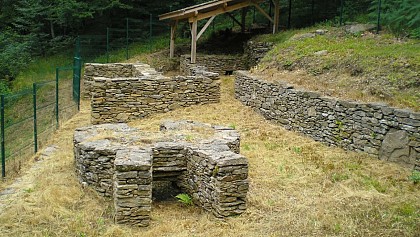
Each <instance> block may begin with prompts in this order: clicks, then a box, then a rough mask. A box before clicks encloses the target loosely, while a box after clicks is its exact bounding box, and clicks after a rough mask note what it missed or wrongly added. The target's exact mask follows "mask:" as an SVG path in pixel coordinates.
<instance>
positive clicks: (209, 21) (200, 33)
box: [197, 16, 216, 40]
mask: <svg viewBox="0 0 420 237" xmlns="http://www.w3.org/2000/svg"><path fill="white" fill-rule="evenodd" d="M215 17H216V16H212V17H211V18H210V19H209V20H208V21H207V23H206V24H205V25H204V26H203V28H202V29H201V30H200V32H199V33H198V35H197V40H198V39H200V37H201V35H202V34H203V33H204V32H205V31H206V30H207V27H209V25H210V24H211V22H212V21H213V20H214V18H215Z"/></svg>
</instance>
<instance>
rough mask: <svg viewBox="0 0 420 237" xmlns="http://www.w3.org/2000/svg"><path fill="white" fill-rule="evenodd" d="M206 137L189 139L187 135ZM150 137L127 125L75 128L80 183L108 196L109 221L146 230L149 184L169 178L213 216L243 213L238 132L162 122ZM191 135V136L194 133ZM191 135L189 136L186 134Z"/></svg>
mask: <svg viewBox="0 0 420 237" xmlns="http://www.w3.org/2000/svg"><path fill="white" fill-rule="evenodd" d="M202 129H207V130H203V131H204V133H206V134H208V132H209V131H208V129H210V130H211V131H213V133H212V136H210V137H208V138H207V137H199V136H198V135H197V139H196V140H195V141H191V140H189V139H187V138H188V136H187V135H186V134H188V132H189V131H195V130H199V131H200V130H202ZM161 131H162V132H161V133H158V134H157V135H156V134H152V133H149V132H143V131H140V130H137V129H134V128H130V127H129V126H128V125H127V124H101V125H93V126H90V127H84V128H79V129H76V131H75V134H74V154H75V160H76V173H77V175H78V177H79V179H80V182H81V183H82V184H85V185H89V186H92V187H93V188H94V189H95V190H96V191H98V193H99V194H101V195H103V196H108V197H112V198H113V200H114V207H115V222H116V223H120V224H129V225H135V226H148V225H149V223H150V212H151V202H152V184H153V181H162V180H170V181H173V182H175V183H176V184H177V185H178V186H179V187H180V188H181V189H182V191H183V192H186V193H188V194H189V195H190V196H191V197H192V199H193V202H194V203H195V204H197V205H199V206H201V207H203V208H204V209H205V210H207V211H210V212H212V213H213V214H214V215H215V216H217V217H227V216H232V215H237V214H241V213H243V212H244V211H245V209H246V194H247V192H248V186H249V183H248V161H247V159H246V158H245V157H243V156H242V155H240V154H239V145H240V137H239V134H238V133H237V132H236V131H235V130H233V129H231V128H227V127H220V126H211V125H208V124H202V123H196V122H192V121H177V122H172V121H168V122H165V123H163V124H162V125H161ZM194 135H196V134H194ZM189 136H192V135H189Z"/></svg>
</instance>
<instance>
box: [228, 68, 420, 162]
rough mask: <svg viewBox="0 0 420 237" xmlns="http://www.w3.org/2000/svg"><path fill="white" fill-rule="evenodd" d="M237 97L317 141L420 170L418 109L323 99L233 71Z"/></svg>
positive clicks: (278, 83)
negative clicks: (410, 109) (416, 110)
mask: <svg viewBox="0 0 420 237" xmlns="http://www.w3.org/2000/svg"><path fill="white" fill-rule="evenodd" d="M235 97H236V98H237V99H238V100H239V101H241V102H242V103H243V104H244V105H247V106H250V107H252V108H254V109H255V110H256V111H258V112H260V113H261V114H262V115H263V116H264V117H265V118H267V119H270V120H273V121H276V122H278V123H280V124H281V125H283V126H284V127H285V128H287V129H291V130H294V131H298V132H301V133H304V134H306V135H308V136H310V137H312V138H313V139H315V140H317V141H321V142H324V143H327V144H330V145H335V146H339V147H342V148H345V149H348V150H354V151H363V152H366V153H368V154H371V155H375V156H377V157H379V158H380V159H383V160H389V161H393V162H397V163H400V164H402V165H404V166H406V167H409V168H415V169H417V170H420V113H416V112H412V111H408V110H403V109H397V108H392V107H389V106H387V105H385V104H375V103H361V102H355V101H348V100H341V99H337V98H331V97H323V96H321V95H320V94H318V93H315V92H311V91H304V90H298V89H294V88H293V87H292V86H288V85H286V84H281V82H268V81H264V80H261V79H259V78H256V77H254V76H251V75H250V74H249V73H248V72H245V71H239V72H236V81H235Z"/></svg>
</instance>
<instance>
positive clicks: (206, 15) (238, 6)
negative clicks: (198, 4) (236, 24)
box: [189, 1, 254, 22]
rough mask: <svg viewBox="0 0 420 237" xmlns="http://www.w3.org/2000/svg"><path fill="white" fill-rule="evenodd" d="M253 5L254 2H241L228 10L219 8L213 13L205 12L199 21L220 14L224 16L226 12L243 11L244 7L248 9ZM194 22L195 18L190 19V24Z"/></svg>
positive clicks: (228, 7)
mask: <svg viewBox="0 0 420 237" xmlns="http://www.w3.org/2000/svg"><path fill="white" fill-rule="evenodd" d="M251 4H254V2H253V1H246V2H241V3H238V4H235V5H231V6H227V7H226V8H223V7H221V8H217V9H215V10H213V11H209V12H205V13H198V16H197V19H198V20H202V19H206V18H209V17H211V16H217V15H220V14H223V13H226V12H231V11H235V10H238V9H241V8H243V7H247V6H249V5H251ZM192 21H193V18H189V22H192Z"/></svg>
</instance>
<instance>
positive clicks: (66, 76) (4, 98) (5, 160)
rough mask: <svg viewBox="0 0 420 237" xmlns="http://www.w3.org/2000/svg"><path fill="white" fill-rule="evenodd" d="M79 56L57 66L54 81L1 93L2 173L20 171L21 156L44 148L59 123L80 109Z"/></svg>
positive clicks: (24, 156)
mask: <svg viewBox="0 0 420 237" xmlns="http://www.w3.org/2000/svg"><path fill="white" fill-rule="evenodd" d="M80 72H81V63H80V58H75V60H74V65H73V66H71V67H57V68H56V78H55V80H48V81H44V82H38V83H34V84H33V86H32V88H31V89H26V90H22V91H19V92H16V93H12V94H7V95H1V96H0V136H1V147H0V149H1V164H2V165H1V173H2V177H5V176H6V171H7V172H18V171H19V169H20V166H21V163H22V159H24V158H28V157H30V156H32V155H33V154H34V153H36V152H37V151H38V149H39V148H41V147H44V146H45V145H46V143H47V141H48V139H49V138H50V137H51V135H52V133H53V132H54V131H55V130H56V129H57V128H58V127H59V125H60V123H62V122H64V121H66V120H68V119H69V118H70V117H71V116H73V115H74V114H76V113H77V112H78V110H79V104H80V96H79V95H80Z"/></svg>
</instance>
